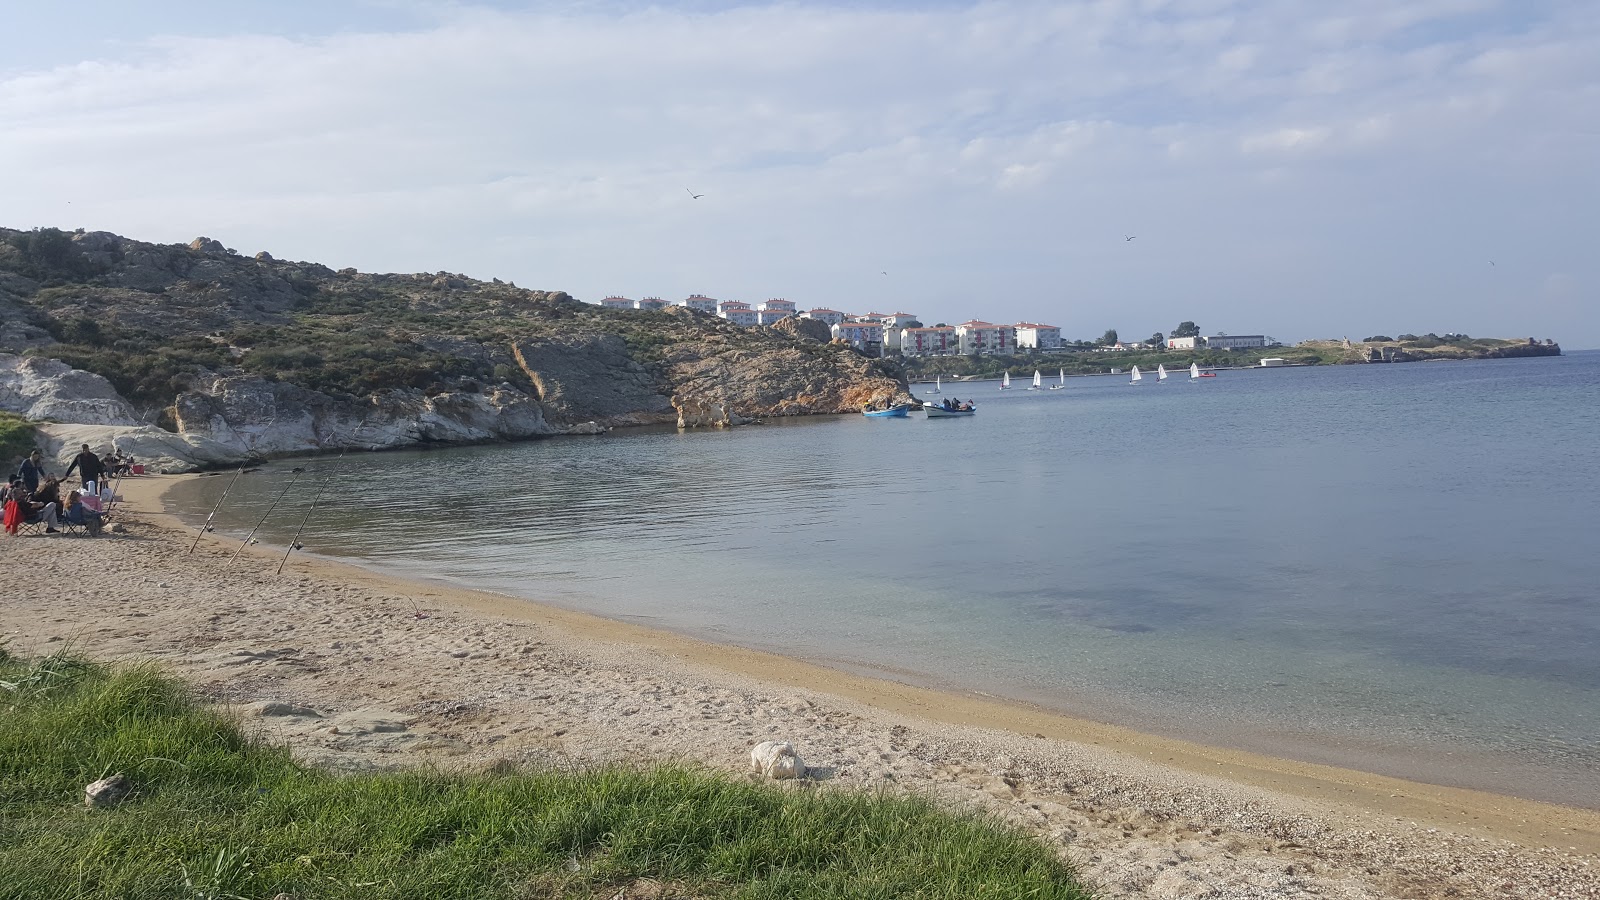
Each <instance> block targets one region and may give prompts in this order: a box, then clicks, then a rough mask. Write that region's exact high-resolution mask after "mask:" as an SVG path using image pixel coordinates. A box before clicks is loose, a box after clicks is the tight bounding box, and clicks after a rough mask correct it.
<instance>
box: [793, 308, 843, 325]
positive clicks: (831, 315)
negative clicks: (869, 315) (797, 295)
mask: <svg viewBox="0 0 1600 900" xmlns="http://www.w3.org/2000/svg"><path fill="white" fill-rule="evenodd" d="M800 318H802V319H816V320H817V321H818V322H826V323H828V327H830V328H831V327H833V326H835V325H838V324H840V323H841V322H843V321H844V320H845V318H846V317H845V314H844V313H842V312H840V311H838V310H837V309H825V308H823V307H818V308H816V309H812V310H807V311H806V312H803V313H801V314H800Z"/></svg>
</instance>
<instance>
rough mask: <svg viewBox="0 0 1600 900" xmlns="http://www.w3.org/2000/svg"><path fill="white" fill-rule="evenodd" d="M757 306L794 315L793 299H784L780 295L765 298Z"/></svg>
mask: <svg viewBox="0 0 1600 900" xmlns="http://www.w3.org/2000/svg"><path fill="white" fill-rule="evenodd" d="M757 308H758V309H762V310H771V311H776V312H781V313H783V314H784V315H786V316H792V315H794V301H793V300H785V299H783V298H782V297H773V298H771V299H769V300H766V301H764V302H763V303H762V304H761V305H760V306H759V307H757Z"/></svg>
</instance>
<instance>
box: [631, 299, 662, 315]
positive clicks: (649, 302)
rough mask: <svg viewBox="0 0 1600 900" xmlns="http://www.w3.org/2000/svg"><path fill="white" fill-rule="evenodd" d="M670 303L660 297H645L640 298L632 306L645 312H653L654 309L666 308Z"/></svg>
mask: <svg viewBox="0 0 1600 900" xmlns="http://www.w3.org/2000/svg"><path fill="white" fill-rule="evenodd" d="M670 305H671V304H669V303H668V302H667V301H665V300H663V299H661V298H660V297H646V298H644V299H643V300H640V301H639V302H638V303H635V304H634V306H633V308H634V309H642V310H645V311H647V312H654V311H655V310H659V309H666V308H667V307H668V306H670Z"/></svg>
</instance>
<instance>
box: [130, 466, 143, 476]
mask: <svg viewBox="0 0 1600 900" xmlns="http://www.w3.org/2000/svg"><path fill="white" fill-rule="evenodd" d="M131 471H132V472H133V474H135V475H143V474H144V464H143V463H134V464H133V467H132V469H131Z"/></svg>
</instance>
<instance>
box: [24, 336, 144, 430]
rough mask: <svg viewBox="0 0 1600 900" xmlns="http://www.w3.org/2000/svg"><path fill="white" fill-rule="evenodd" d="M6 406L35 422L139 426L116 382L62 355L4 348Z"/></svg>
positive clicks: (131, 408)
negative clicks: (66, 360)
mask: <svg viewBox="0 0 1600 900" xmlns="http://www.w3.org/2000/svg"><path fill="white" fill-rule="evenodd" d="M0 410H4V411H5V412H12V413H17V414H18V415H20V416H22V417H23V418H27V419H32V420H34V421H56V422H72V423H77V424H84V425H137V424H139V420H138V419H137V418H136V417H135V416H134V412H133V407H132V406H130V405H128V401H126V400H124V399H122V395H120V394H118V393H117V389H116V388H114V387H112V386H111V382H109V381H107V380H105V379H104V378H102V377H100V376H99V375H94V374H91V373H89V372H83V371H79V370H78V369H74V368H72V367H71V366H69V365H67V364H66V363H64V362H61V361H60V360H55V359H43V358H41V357H36V356H14V355H12V354H9V353H0Z"/></svg>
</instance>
